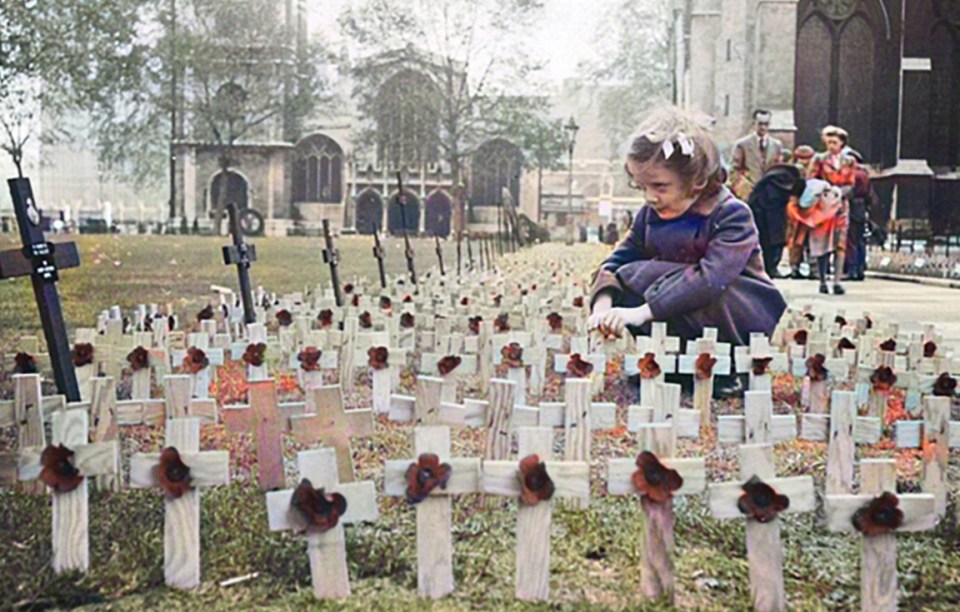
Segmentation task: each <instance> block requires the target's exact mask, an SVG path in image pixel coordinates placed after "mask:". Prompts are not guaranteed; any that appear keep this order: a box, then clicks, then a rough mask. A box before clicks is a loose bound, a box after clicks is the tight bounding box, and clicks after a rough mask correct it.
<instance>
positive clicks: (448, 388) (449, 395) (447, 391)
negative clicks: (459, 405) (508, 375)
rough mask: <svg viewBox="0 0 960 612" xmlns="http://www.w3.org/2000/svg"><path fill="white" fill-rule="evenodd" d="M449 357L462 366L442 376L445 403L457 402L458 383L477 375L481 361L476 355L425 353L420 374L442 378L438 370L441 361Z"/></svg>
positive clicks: (421, 357) (421, 359) (421, 360)
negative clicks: (456, 360) (458, 361)
mask: <svg viewBox="0 0 960 612" xmlns="http://www.w3.org/2000/svg"><path fill="white" fill-rule="evenodd" d="M448 357H449V358H457V359H460V365H458V366H457V367H456V368H454V369H453V370H452V371H451V372H449V373H447V374H446V375H445V376H441V378H443V395H442V397H441V399H442V400H443V401H444V402H456V401H457V387H458V381H459V380H460V379H463V378H466V377H469V376H475V375H476V374H477V369H478V367H479V361H478V360H477V356H476V355H467V354H449V353H446V354H444V353H423V354H421V356H420V373H421V374H426V375H428V376H440V371H439V369H438V366H439V363H440V360H441V359H445V358H448Z"/></svg>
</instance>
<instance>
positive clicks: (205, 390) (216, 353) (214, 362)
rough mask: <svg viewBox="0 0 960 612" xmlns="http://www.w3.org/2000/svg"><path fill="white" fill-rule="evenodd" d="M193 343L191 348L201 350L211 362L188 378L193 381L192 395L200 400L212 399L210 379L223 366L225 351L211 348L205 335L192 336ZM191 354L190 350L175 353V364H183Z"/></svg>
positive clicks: (190, 374) (191, 373)
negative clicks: (218, 367)
mask: <svg viewBox="0 0 960 612" xmlns="http://www.w3.org/2000/svg"><path fill="white" fill-rule="evenodd" d="M191 339H192V340H194V342H192V343H191V346H190V347H189V348H195V349H199V350H201V351H203V352H204V354H205V355H206V357H207V361H208V362H209V363H208V365H207V366H205V367H204V368H202V369H200V370H199V371H197V372H190V373H189V374H188V376H189V377H190V380H191V383H192V384H191V389H190V395H191V396H192V397H196V398H199V399H207V398H208V397H210V378H211V375H212V374H215V373H216V367H217V366H221V365H223V349H212V348H210V345H209V341H208V340H207V336H206V335H205V334H191ZM188 354H189V350H185V351H184V350H177V351H173V360H174V364H181V363H183V360H184V358H185V357H186V356H187V355H188Z"/></svg>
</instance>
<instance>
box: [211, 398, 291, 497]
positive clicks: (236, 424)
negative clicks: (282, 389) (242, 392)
mask: <svg viewBox="0 0 960 612" xmlns="http://www.w3.org/2000/svg"><path fill="white" fill-rule="evenodd" d="M247 397H248V398H249V401H250V405H249V406H224V408H223V422H224V425H225V426H226V427H227V429H228V430H229V431H236V432H240V433H245V432H251V431H252V432H253V434H254V439H255V440H256V444H257V480H258V481H259V483H260V489H261V490H262V491H273V490H275V489H279V488H281V487H283V486H284V484H285V483H286V476H285V473H284V471H283V440H282V435H283V430H284V429H285V428H286V427H287V423H288V419H285V418H284V416H283V413H281V410H280V405H279V403H278V401H277V383H276V381H274V380H273V379H267V380H256V381H252V382H250V383H248V385H247ZM301 406H302V404H301ZM298 410H299V411H300V412H302V408H300V407H298ZM291 418H292V417H291Z"/></svg>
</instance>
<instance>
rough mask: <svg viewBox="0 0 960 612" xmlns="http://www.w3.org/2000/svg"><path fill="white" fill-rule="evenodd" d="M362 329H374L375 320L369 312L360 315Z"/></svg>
mask: <svg viewBox="0 0 960 612" xmlns="http://www.w3.org/2000/svg"><path fill="white" fill-rule="evenodd" d="M360 327H361V329H370V328H371V327H373V318H372V317H371V316H370V313H369V312H367V311H363V312H361V313H360Z"/></svg>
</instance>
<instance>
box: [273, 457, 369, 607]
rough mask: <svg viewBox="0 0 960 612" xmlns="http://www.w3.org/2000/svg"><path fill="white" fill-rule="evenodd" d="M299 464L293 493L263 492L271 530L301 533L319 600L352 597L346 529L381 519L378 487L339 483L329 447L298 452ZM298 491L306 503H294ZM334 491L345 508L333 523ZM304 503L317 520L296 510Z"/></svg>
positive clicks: (314, 589)
mask: <svg viewBox="0 0 960 612" xmlns="http://www.w3.org/2000/svg"><path fill="white" fill-rule="evenodd" d="M297 466H298V468H299V472H300V478H301V481H300V486H299V487H298V488H297V489H286V490H283V491H271V492H269V493H267V518H268V521H269V524H270V531H290V530H292V531H296V532H300V531H305V532H306V540H307V556H308V557H309V559H310V579H311V581H312V582H313V594H314V595H315V596H316V597H319V598H321V599H344V598H347V597H350V577H349V574H348V571H347V550H346V541H345V536H344V525H349V524H354V523H360V522H374V521H376V520H377V519H378V518H379V517H380V512H379V510H378V508H377V488H376V485H374V483H373V482H372V481H370V480H364V481H360V482H351V483H341V482H340V480H339V478H337V473H338V471H339V469H338V467H337V453H336V451H335V450H334V449H332V448H320V449H317V450H310V451H301V452H299V453H297ZM301 487H302V489H301ZM298 493H300V495H301V496H304V497H306V499H298ZM335 493H336V494H339V495H341V496H342V497H343V501H344V502H345V503H346V509H345V510H344V512H343V513H342V514H339V513H338V516H337V517H336V522H335V524H332V525H331V523H332V522H333V520H332V519H331V518H330V515H331V514H332V513H333V512H337V510H338V509H337V508H336V503H335V502H336V500H331V497H332V496H333V494H335ZM309 502H313V504H309ZM304 503H308V505H311V506H312V507H311V509H312V510H313V512H314V513H315V514H319V516H317V517H313V516H311V513H310V512H305V511H304V510H301V509H299V508H298V506H300V507H302V504H304ZM341 507H342V506H341ZM324 514H325V515H326V516H324Z"/></svg>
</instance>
